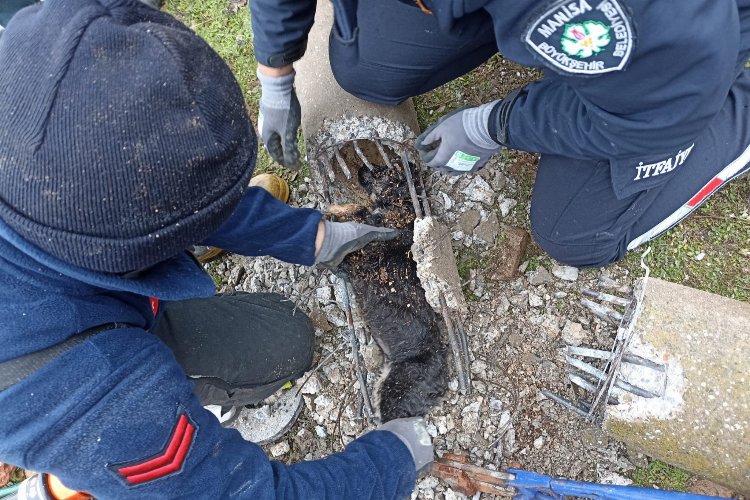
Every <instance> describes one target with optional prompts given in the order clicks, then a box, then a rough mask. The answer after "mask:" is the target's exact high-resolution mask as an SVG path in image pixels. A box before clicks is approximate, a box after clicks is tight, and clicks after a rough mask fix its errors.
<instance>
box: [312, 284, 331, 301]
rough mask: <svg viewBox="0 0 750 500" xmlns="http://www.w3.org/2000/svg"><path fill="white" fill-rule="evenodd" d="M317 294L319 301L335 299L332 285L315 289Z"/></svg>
mask: <svg viewBox="0 0 750 500" xmlns="http://www.w3.org/2000/svg"><path fill="white" fill-rule="evenodd" d="M315 296H316V297H317V298H318V302H321V303H324V304H325V303H328V302H330V301H331V300H333V290H331V287H330V286H321V287H320V288H318V289H317V290H315Z"/></svg>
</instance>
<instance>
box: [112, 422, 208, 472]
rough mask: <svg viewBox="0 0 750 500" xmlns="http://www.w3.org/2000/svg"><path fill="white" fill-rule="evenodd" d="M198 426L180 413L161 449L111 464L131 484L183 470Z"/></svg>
mask: <svg viewBox="0 0 750 500" xmlns="http://www.w3.org/2000/svg"><path fill="white" fill-rule="evenodd" d="M195 431H196V426H195V423H194V422H193V421H192V420H191V419H190V417H189V416H188V415H187V414H186V413H182V414H180V416H179V417H178V419H177V422H176V423H175V426H174V429H172V435H171V436H170V438H169V440H168V441H167V442H166V443H165V444H164V446H163V447H162V448H161V451H159V452H158V453H156V454H154V455H151V456H150V457H147V458H143V459H140V460H135V461H131V462H128V463H124V464H115V465H110V466H109V469H110V470H112V471H113V472H115V473H116V474H117V475H118V476H119V477H120V478H121V479H122V480H124V481H125V483H126V484H127V485H129V486H136V485H139V484H142V483H147V482H150V481H154V480H155V479H159V478H162V477H165V476H169V475H171V474H175V473H178V472H180V471H181V470H182V465H183V463H184V462H185V457H187V454H188V452H189V451H190V447H191V445H192V444H193V441H194V439H195Z"/></svg>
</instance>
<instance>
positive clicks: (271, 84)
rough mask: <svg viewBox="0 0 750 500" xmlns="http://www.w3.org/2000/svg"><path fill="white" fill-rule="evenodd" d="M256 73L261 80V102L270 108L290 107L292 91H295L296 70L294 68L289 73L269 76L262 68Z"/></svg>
mask: <svg viewBox="0 0 750 500" xmlns="http://www.w3.org/2000/svg"><path fill="white" fill-rule="evenodd" d="M255 74H256V75H257V76H258V80H259V81H260V87H261V93H260V103H261V104H262V105H263V106H266V107H269V108H275V109H286V108H288V107H289V101H290V98H291V96H292V92H293V91H294V77H295V75H296V72H295V71H294V70H292V72H291V73H289V74H288V75H283V76H268V75H264V74H262V73H261V72H260V70H256V72H255Z"/></svg>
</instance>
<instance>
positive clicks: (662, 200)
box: [329, 0, 750, 267]
mask: <svg viewBox="0 0 750 500" xmlns="http://www.w3.org/2000/svg"><path fill="white" fill-rule="evenodd" d="M348 3H349V2H334V5H337V4H342V5H347V4H348ZM335 15H336V22H335V25H334V28H333V30H332V32H331V37H330V49H329V51H330V59H331V67H332V69H333V73H334V75H335V76H336V80H337V81H338V82H339V84H340V85H341V86H342V87H343V88H344V89H345V90H347V91H348V92H350V93H352V94H354V95H356V96H357V97H360V98H362V99H366V100H369V101H373V102H378V103H382V104H397V103H399V102H401V101H403V100H405V99H407V98H408V97H412V96H415V95H418V94H421V93H424V92H428V91H430V90H432V89H434V88H436V87H438V86H440V85H442V84H444V83H447V82H449V81H451V80H453V79H455V78H457V77H459V76H461V75H463V74H465V73H468V72H469V71H471V70H472V69H474V68H475V67H477V66H478V65H480V64H481V63H483V62H484V61H486V60H487V59H488V58H489V57H490V56H492V55H493V54H495V53H496V52H497V46H496V42H495V35H494V32H493V31H492V24H491V20H490V19H489V17H488V16H487V15H486V14H485V13H483V12H482V11H478V12H477V13H475V14H472V17H471V18H470V19H466V20H465V21H466V24H465V25H464V27H463V29H461V30H457V32H456V33H443V32H441V29H440V28H439V27H438V25H437V22H436V19H435V17H434V16H430V15H425V14H423V13H422V12H420V10H419V9H416V8H413V7H411V6H408V5H405V4H403V3H401V2H399V1H398V0H384V1H380V2H366V1H360V2H358V6H357V10H356V12H346V11H344V10H343V8H342V7H340V6H339V7H338V8H337V10H336V12H335ZM462 21H464V20H462ZM498 97H500V96H498ZM748 145H750V76H749V74H748V72H747V71H745V72H744V73H743V74H742V75H741V76H740V77H739V78H738V80H737V82H736V83H735V86H734V87H733V88H732V91H731V92H730V95H729V96H728V98H727V101H726V103H725V105H724V108H723V109H722V110H721V112H720V113H719V114H718V115H717V116H716V117H715V118H714V120H713V121H712V122H711V124H710V126H709V127H708V128H707V129H706V130H705V131H704V132H703V134H702V135H701V136H700V137H698V138H696V140H695V148H694V151H693V153H692V154H691V156H690V157H689V158H688V160H687V162H686V163H685V164H684V165H682V166H681V167H680V169H679V170H678V171H677V172H675V174H674V175H673V176H672V179H671V180H670V181H669V182H666V183H664V184H661V185H659V186H658V187H655V188H652V189H649V190H645V191H641V192H639V193H636V194H634V195H632V196H629V197H627V198H625V199H617V196H615V193H614V190H613V189H612V180H611V176H610V169H609V164H608V162H607V161H586V160H578V159H572V158H565V157H560V156H554V155H544V156H543V157H542V159H541V161H540V164H539V169H538V172H537V178H536V184H535V186H534V193H533V196H532V200H531V226H532V232H533V234H534V236H535V238H536V240H537V242H538V243H539V245H540V246H541V247H542V248H543V249H544V250H545V251H546V252H547V253H548V254H549V255H550V256H552V257H553V258H555V259H556V260H558V261H560V262H563V263H566V264H570V265H574V266H577V267H600V266H604V265H606V264H609V263H612V262H615V261H617V260H620V259H621V258H622V257H623V256H624V255H625V254H626V253H627V251H628V250H629V249H633V248H635V247H637V246H638V245H640V244H642V243H645V242H647V241H649V240H650V239H652V238H654V237H656V236H658V235H659V234H661V233H663V232H664V231H665V230H667V229H669V228H670V227H672V226H673V225H674V224H676V223H677V222H679V221H680V220H682V219H683V218H685V217H686V216H687V215H689V214H690V213H691V212H692V211H693V210H695V209H696V208H697V207H698V206H700V205H701V204H702V203H703V202H704V201H706V200H707V199H708V197H709V196H710V195H711V194H713V193H714V192H716V191H717V190H718V189H720V188H721V187H722V186H724V185H725V184H726V182H728V181H729V180H731V179H732V178H735V177H737V176H738V175H739V174H741V173H742V172H744V171H747V169H748V160H750V149H748Z"/></svg>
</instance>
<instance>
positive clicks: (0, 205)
mask: <svg viewBox="0 0 750 500" xmlns="http://www.w3.org/2000/svg"><path fill="white" fill-rule="evenodd" d="M256 146H257V143H256V139H255V135H254V132H253V128H252V126H251V124H250V121H249V119H248V117H247V112H246V110H245V105H244V102H243V99H242V93H241V91H240V89H239V86H238V85H237V82H236V81H235V79H234V76H233V75H232V73H231V71H230V70H229V68H228V67H227V66H226V64H224V62H223V61H222V60H221V59H220V58H219V56H218V55H217V54H216V53H215V52H214V51H213V50H211V48H209V46H208V45H207V44H206V43H205V42H203V41H202V40H201V39H200V38H199V37H198V36H196V35H195V34H193V33H192V32H191V31H190V30H188V29H187V28H186V27H185V26H184V25H182V24H181V23H179V22H178V21H176V20H175V19H174V18H172V17H171V16H169V15H167V14H164V13H162V12H159V11H157V10H154V9H152V8H150V7H147V6H145V5H143V4H141V3H140V2H138V1H137V0H47V1H45V2H44V3H43V4H41V5H36V6H32V7H29V8H27V9H25V10H23V11H21V12H19V13H18V14H17V15H16V16H15V17H14V18H13V20H12V21H11V22H10V23H9V25H8V26H7V29H6V31H5V32H4V33H3V35H2V36H1V37H0V218H2V219H3V220H4V221H5V222H6V223H7V224H8V225H10V226H11V227H12V228H13V229H14V230H15V231H17V232H18V233H19V234H20V235H21V236H22V237H23V238H24V239H26V240H27V241H29V242H31V243H33V244H35V245H36V246H38V247H40V248H41V249H43V250H44V251H46V252H47V253H49V254H51V255H53V256H55V257H57V258H59V259H62V260H63V261H66V262H68V263H72V264H75V265H78V266H81V267H84V268H87V269H92V270H96V271H104V272H109V273H121V272H126V271H133V270H137V269H142V268H144V267H148V266H150V265H153V264H155V263H157V262H159V261H161V260H164V259H166V258H169V257H172V256H174V255H177V254H178V253H180V252H181V251H183V250H184V249H186V248H187V247H188V246H189V245H190V244H194V243H198V242H201V241H202V240H203V239H205V238H206V237H207V236H209V235H210V234H211V233H212V232H214V231H215V230H216V229H217V228H218V227H219V225H220V224H221V223H222V222H223V221H224V220H225V219H226V218H227V217H229V215H230V214H231V212H232V210H233V209H234V208H235V207H236V205H237V203H238V202H239V200H240V198H241V197H242V193H243V192H244V190H245V187H246V186H247V183H248V180H249V179H250V176H251V174H252V170H253V167H254V165H255V159H256Z"/></svg>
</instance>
